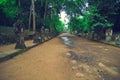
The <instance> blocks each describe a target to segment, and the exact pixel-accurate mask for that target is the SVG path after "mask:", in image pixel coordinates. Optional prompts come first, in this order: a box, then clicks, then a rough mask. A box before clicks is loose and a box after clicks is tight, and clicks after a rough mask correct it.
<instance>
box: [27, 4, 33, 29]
mask: <svg viewBox="0 0 120 80" xmlns="http://www.w3.org/2000/svg"><path fill="white" fill-rule="evenodd" d="M31 16H32V6H30V15H29V27H28V29H29V30H30V28H31Z"/></svg>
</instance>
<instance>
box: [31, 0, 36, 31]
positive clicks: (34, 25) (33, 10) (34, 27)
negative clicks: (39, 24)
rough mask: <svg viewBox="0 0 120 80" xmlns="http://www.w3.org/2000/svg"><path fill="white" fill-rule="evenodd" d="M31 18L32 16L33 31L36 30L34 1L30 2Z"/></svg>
mask: <svg viewBox="0 0 120 80" xmlns="http://www.w3.org/2000/svg"><path fill="white" fill-rule="evenodd" d="M32 16H33V31H35V30H36V20H35V4H34V0H32Z"/></svg>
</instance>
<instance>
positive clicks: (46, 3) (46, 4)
mask: <svg viewBox="0 0 120 80" xmlns="http://www.w3.org/2000/svg"><path fill="white" fill-rule="evenodd" d="M47 6H48V1H47V0H46V2H45V12H44V25H46V24H45V20H46V14H47Z"/></svg>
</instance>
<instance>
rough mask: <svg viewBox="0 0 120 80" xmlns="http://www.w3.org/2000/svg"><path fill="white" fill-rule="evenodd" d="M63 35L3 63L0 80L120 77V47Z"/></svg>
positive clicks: (109, 79) (107, 79) (114, 79)
mask: <svg viewBox="0 0 120 80" xmlns="http://www.w3.org/2000/svg"><path fill="white" fill-rule="evenodd" d="M60 36H61V37H60ZM60 36H59V37H57V38H54V39H52V40H50V41H48V42H46V43H43V44H41V45H39V46H37V47H35V48H32V49H31V50H29V51H27V52H25V53H23V54H21V55H18V56H17V57H15V58H13V59H11V60H9V61H6V62H3V63H0V80H120V77H119V75H120V74H119V73H120V64H119V62H120V53H119V52H120V49H119V48H115V47H112V46H108V45H105V44H101V43H96V42H91V41H88V40H85V39H81V38H78V37H76V36H71V35H69V34H62V35H60ZM63 41H64V44H65V45H64V44H63Z"/></svg>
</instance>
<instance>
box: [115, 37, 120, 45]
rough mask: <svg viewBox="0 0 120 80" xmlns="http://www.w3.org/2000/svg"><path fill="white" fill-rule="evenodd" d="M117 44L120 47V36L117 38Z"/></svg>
mask: <svg viewBox="0 0 120 80" xmlns="http://www.w3.org/2000/svg"><path fill="white" fill-rule="evenodd" d="M115 44H116V45H119V46H120V35H117V36H116V38H115Z"/></svg>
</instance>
